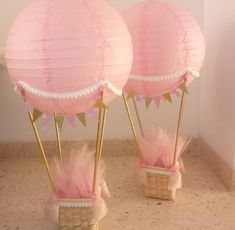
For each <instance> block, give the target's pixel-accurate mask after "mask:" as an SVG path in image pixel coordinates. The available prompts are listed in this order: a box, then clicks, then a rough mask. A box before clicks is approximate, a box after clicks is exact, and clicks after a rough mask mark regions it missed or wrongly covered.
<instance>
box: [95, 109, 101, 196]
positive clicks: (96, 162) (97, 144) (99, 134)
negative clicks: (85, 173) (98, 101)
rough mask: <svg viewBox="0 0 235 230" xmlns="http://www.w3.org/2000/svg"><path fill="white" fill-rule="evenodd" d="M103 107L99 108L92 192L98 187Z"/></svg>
mask: <svg viewBox="0 0 235 230" xmlns="http://www.w3.org/2000/svg"><path fill="white" fill-rule="evenodd" d="M102 110H103V109H102V108H100V109H99V121H98V127H97V139H96V152H95V165H94V176H93V187H92V192H93V193H95V189H96V179H97V169H98V164H99V151H100V143H101V141H100V140H101V127H102V122H101V121H103V118H102V117H103V113H102Z"/></svg>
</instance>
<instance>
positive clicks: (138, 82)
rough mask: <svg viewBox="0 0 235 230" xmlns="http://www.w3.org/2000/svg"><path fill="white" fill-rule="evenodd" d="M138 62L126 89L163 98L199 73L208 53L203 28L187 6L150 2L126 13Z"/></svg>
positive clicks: (147, 95) (134, 65) (125, 16)
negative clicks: (184, 7) (188, 10)
mask: <svg viewBox="0 0 235 230" xmlns="http://www.w3.org/2000/svg"><path fill="white" fill-rule="evenodd" d="M124 19H125V21H126V23H127V25H128V28H129V31H130V33H131V35H132V41H133V47H134V61H133V67H132V71H131V76H130V79H129V81H128V83H127V85H126V86H125V91H126V92H128V91H134V92H135V93H137V94H140V95H142V96H145V97H152V98H154V97H159V96H162V95H164V94H166V93H169V92H172V91H174V90H175V89H176V88H177V87H178V86H179V85H180V84H182V83H183V81H185V80H187V82H188V83H189V82H190V81H191V80H192V79H193V76H194V77H198V76H199V71H200V68H201V67H202V63H203V59H204V55H205V42H204V37H203V35H202V32H201V29H200V27H199V26H198V24H197V23H196V21H195V20H194V19H193V18H192V16H191V15H190V14H189V13H188V12H186V11H185V10H184V9H182V8H180V7H177V6H175V5H173V4H169V3H163V2H160V1H150V2H145V3H141V4H138V5H135V6H134V7H132V8H130V9H129V10H127V11H126V12H125V13H124Z"/></svg>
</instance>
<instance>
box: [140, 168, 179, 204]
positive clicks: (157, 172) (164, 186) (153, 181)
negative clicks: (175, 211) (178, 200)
mask: <svg viewBox="0 0 235 230" xmlns="http://www.w3.org/2000/svg"><path fill="white" fill-rule="evenodd" d="M144 170H145V173H146V183H145V185H144V195H145V196H146V197H152V198H158V199H163V200H175V195H176V190H169V189H168V186H169V178H170V173H171V172H170V170H169V169H166V168H159V167H149V166H146V167H144Z"/></svg>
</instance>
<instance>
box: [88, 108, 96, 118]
mask: <svg viewBox="0 0 235 230" xmlns="http://www.w3.org/2000/svg"><path fill="white" fill-rule="evenodd" d="M86 115H87V116H88V117H90V118H92V119H97V117H98V111H97V110H95V109H93V108H91V109H88V110H87V111H86Z"/></svg>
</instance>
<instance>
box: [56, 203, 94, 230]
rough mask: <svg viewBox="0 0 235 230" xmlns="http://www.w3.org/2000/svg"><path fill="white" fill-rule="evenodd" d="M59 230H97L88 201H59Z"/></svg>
mask: <svg viewBox="0 0 235 230" xmlns="http://www.w3.org/2000/svg"><path fill="white" fill-rule="evenodd" d="M59 229H60V230H98V224H97V223H95V221H94V218H93V208H92V202H91V200H89V199H60V203H59Z"/></svg>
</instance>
